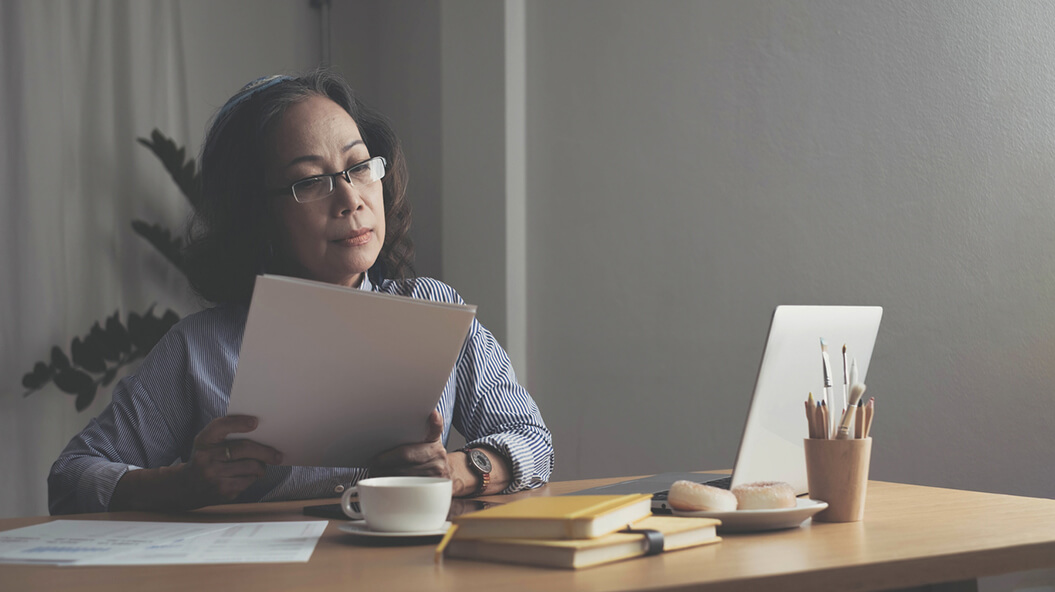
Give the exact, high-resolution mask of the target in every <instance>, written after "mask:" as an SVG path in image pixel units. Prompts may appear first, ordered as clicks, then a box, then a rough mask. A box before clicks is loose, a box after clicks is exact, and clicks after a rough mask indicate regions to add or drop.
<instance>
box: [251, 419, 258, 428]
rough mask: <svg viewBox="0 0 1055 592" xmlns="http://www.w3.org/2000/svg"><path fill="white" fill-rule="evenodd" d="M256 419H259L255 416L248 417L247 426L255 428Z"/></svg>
mask: <svg viewBox="0 0 1055 592" xmlns="http://www.w3.org/2000/svg"><path fill="white" fill-rule="evenodd" d="M258 421H259V420H257V418H255V417H250V418H249V427H251V428H255V427H256V424H257V422H258Z"/></svg>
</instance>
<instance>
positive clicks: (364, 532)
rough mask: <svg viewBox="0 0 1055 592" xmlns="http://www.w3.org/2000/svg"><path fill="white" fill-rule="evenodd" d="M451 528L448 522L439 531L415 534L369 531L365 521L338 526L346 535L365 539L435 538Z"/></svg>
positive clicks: (354, 521) (353, 521)
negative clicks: (365, 537) (364, 537)
mask: <svg viewBox="0 0 1055 592" xmlns="http://www.w3.org/2000/svg"><path fill="white" fill-rule="evenodd" d="M450 527H451V523H450V522H444V523H443V526H441V527H440V529H439V530H428V531H423V532H422V531H417V532H382V531H380V530H370V529H369V528H367V527H366V521H365V520H352V521H350V522H345V523H344V524H342V525H340V526H338V527H337V528H339V529H341V531H343V532H347V533H348V534H354V535H356V536H367V537H389V538H392V537H394V538H401V539H408V538H418V537H437V536H443V535H444V534H446V533H447V529H448V528H450Z"/></svg>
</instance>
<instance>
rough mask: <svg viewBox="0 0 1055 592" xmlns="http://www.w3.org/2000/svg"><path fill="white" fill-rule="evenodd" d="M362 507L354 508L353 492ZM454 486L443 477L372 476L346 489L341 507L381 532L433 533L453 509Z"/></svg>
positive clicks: (350, 515)
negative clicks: (359, 510)
mask: <svg viewBox="0 0 1055 592" xmlns="http://www.w3.org/2000/svg"><path fill="white" fill-rule="evenodd" d="M355 493H358V494H359V508H360V509H361V510H362V512H361V513H360V512H356V511H355V510H354V509H352V505H351V498H352V495H353V494H355ZM451 493H452V486H451V480H450V479H444V478H442V477H371V478H369V479H363V480H361V481H359V482H358V483H356V484H355V486H354V487H350V488H348V489H347V490H345V492H344V495H343V496H341V509H342V510H344V513H345V514H346V515H347V516H348V517H349V518H355V519H358V520H363V519H365V520H366V526H367V528H369V529H370V530H377V531H381V532H433V531H437V530H439V529H440V528H442V527H443V523H444V522H446V521H447V513H448V512H449V511H450V509H451Z"/></svg>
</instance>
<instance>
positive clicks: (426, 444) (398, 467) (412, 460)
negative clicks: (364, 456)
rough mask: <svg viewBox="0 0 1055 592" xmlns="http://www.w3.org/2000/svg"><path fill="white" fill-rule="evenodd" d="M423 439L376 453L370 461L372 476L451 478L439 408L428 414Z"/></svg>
mask: <svg viewBox="0 0 1055 592" xmlns="http://www.w3.org/2000/svg"><path fill="white" fill-rule="evenodd" d="M426 426H427V427H426V429H425V439H424V441H422V442H420V443H417V444H404V445H402V446H396V447H395V448H392V449H391V450H386V451H385V452H382V453H381V454H378V455H377V456H375V457H374V458H373V460H371V461H370V466H369V470H370V476H371V477H386V476H392V475H419V476H426V477H446V478H448V479H450V477H451V465H450V461H449V459H448V458H447V449H446V448H444V447H443V442H442V441H441V438H442V436H443V417H442V416H440V412H439V411H435V410H433V412H432V413H430V414H429V418H428V422H427V424H426Z"/></svg>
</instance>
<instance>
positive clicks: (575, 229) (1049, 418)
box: [527, 0, 1055, 497]
mask: <svg viewBox="0 0 1055 592" xmlns="http://www.w3.org/2000/svg"><path fill="white" fill-rule="evenodd" d="M660 7H661V8H660ZM527 17H528V18H527V64H528V72H527V81H528V82H527V105H528V113H527V120H528V126H527V127H528V152H527V163H528V200H527V203H528V220H527V224H528V236H529V237H532V239H531V240H530V241H529V248H528V278H529V282H530V287H529V289H528V302H529V310H528V322H529V327H530V334H529V343H530V348H529V352H528V356H529V368H530V370H529V380H528V382H529V384H530V387H531V389H532V391H533V392H534V394H535V396H536V397H537V398H538V400H539V402H540V404H541V406H542V409H543V410H544V412H545V416H546V418H547V420H548V421H549V423H550V426H551V427H552V429H553V431H554V434H555V436H556V442H557V445H558V459H557V473H556V476H557V477H559V478H570V477H590V476H602V475H620V474H634V473H648V472H656V471H663V470H677V469H695V468H701V469H702V468H708V467H728V466H730V465H731V464H732V461H733V459H734V455H735V452H736V442H737V438H738V434H739V431H740V429H741V427H742V425H743V420H744V418H745V416H746V410H747V403H748V397H749V396H750V392H751V385H752V383H753V380H754V373H755V371H756V370H757V365H758V359H759V356H760V353H761V348H762V346H763V344H764V338H765V332H766V327H767V323H768V319H769V315H770V312H771V311H772V309H773V307H774V306H776V305H778V304H785V303H787V304H826V303H831V304H878V305H882V306H884V307H885V318H884V322H883V326H882V327H881V329H880V333H879V339H878V343H877V346H876V348H875V354H874V357H873V360H872V365H871V370H870V374H869V377H868V383H869V389H868V392H869V394H870V395H874V396H875V398H876V404H877V409H878V410H877V416H876V421H875V428H874V434H875V437H876V442H875V448H874V460H873V466H872V476H873V478H879V479H888V480H899V481H905V482H912V483H925V484H932V485H940V486H949V487H960V488H972V489H980V490H988V491H1000V492H1010V493H1017V494H1025V495H1034V496H1046V497H1053V496H1055V477H1053V470H1052V469H1053V465H1052V461H1051V452H1052V450H1055V430H1053V429H1051V425H1052V423H1053V420H1055V406H1053V398H1055V397H1053V392H1052V386H1051V385H1052V384H1055V363H1053V362H1055V196H1053V188H1055V76H1053V68H1052V64H1055V30H1053V28H1052V26H1051V23H1055V5H1052V4H1051V3H1046V2H1013V3H991V2H983V1H946V2H845V1H843V0H832V1H821V0H809V1H806V0H800V1H786V0H785V1H780V2H775V1H768V2H766V1H757V0H755V1H741V2H723V3H719V2H664V3H662V4H661V5H657V4H655V3H642V2H633V1H609V2H566V1H563V0H562V1H556V0H554V1H541V2H529V3H527ZM818 374H819V372H818ZM819 382H820V377H819V376H818V384H819ZM803 394H805V393H803Z"/></svg>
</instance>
